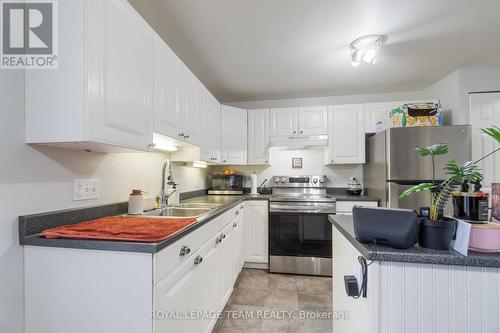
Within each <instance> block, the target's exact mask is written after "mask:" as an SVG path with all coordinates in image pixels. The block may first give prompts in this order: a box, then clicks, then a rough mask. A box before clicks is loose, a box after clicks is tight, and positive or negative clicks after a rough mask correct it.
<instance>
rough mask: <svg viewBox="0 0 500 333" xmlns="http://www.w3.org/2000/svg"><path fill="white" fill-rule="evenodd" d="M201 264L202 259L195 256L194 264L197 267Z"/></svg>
mask: <svg viewBox="0 0 500 333" xmlns="http://www.w3.org/2000/svg"><path fill="white" fill-rule="evenodd" d="M202 262H203V257H202V256H196V258H194V264H195V265H199V264H201V263H202Z"/></svg>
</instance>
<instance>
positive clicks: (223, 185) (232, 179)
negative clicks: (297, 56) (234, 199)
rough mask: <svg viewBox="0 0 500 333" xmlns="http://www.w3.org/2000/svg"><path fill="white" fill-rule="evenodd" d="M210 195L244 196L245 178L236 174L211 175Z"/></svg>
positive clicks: (209, 183) (209, 178)
mask: <svg viewBox="0 0 500 333" xmlns="http://www.w3.org/2000/svg"><path fill="white" fill-rule="evenodd" d="M225 171H226V170H225ZM208 194H229V195H241V194H243V176H242V175H236V174H234V173H224V174H215V175H209V176H208Z"/></svg>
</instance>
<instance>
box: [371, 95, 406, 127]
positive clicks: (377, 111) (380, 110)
mask: <svg viewBox="0 0 500 333" xmlns="http://www.w3.org/2000/svg"><path fill="white" fill-rule="evenodd" d="M402 104H403V102H386V103H368V104H365V116H366V124H365V132H366V133H377V132H381V131H383V130H385V129H387V128H390V127H391V120H390V117H389V114H390V112H391V111H392V110H393V109H395V108H397V107H399V106H401V105H402Z"/></svg>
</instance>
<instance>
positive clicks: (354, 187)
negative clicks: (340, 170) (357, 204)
mask: <svg viewBox="0 0 500 333" xmlns="http://www.w3.org/2000/svg"><path fill="white" fill-rule="evenodd" d="M361 192H363V185H361V183H360V182H359V181H358V180H357V179H356V178H354V177H352V178H351V181H350V182H349V183H348V184H347V193H348V194H350V195H361Z"/></svg>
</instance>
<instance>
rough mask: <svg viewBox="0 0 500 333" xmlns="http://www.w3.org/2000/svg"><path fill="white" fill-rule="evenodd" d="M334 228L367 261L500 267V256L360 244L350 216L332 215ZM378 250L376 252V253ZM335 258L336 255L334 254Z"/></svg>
mask: <svg viewBox="0 0 500 333" xmlns="http://www.w3.org/2000/svg"><path fill="white" fill-rule="evenodd" d="M330 221H331V222H332V223H333V226H334V227H335V228H337V230H339V231H340V232H341V233H342V235H344V236H345V238H346V239H347V240H348V241H349V242H350V243H351V244H352V245H354V247H355V248H356V249H357V250H358V251H359V252H360V253H361V254H362V255H363V256H364V257H365V258H367V259H369V260H377V261H394V262H409V263H420V264H438V265H457V266H480V267H500V254H498V253H478V252H472V251H469V255H468V256H464V255H462V254H460V253H458V252H455V251H453V250H448V251H438V250H431V249H425V248H422V247H420V246H418V245H416V246H414V247H411V248H409V249H405V250H401V249H394V248H391V247H387V246H382V245H377V246H376V248H374V246H373V245H368V244H365V243H361V242H358V241H357V240H356V237H355V236H354V226H353V221H352V216H350V215H330ZM375 250H376V251H375ZM334 256H335V254H334Z"/></svg>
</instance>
